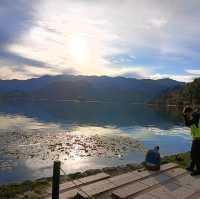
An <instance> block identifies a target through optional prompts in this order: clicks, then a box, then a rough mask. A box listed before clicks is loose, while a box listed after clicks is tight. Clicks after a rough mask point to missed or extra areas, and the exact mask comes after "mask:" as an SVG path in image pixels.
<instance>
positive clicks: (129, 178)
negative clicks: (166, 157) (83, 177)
mask: <svg viewBox="0 0 200 199" xmlns="http://www.w3.org/2000/svg"><path fill="white" fill-rule="evenodd" d="M177 166H178V165H177V164H174V163H169V164H166V165H162V166H161V169H160V171H157V172H155V171H153V172H152V171H146V170H145V171H141V172H139V171H132V172H128V173H125V174H121V175H118V176H114V177H110V178H108V179H107V180H105V181H103V182H101V181H99V182H96V183H92V184H88V185H85V186H81V187H80V189H81V190H82V191H83V192H84V193H86V194H87V195H88V196H90V197H93V196H95V195H98V194H101V193H103V192H106V191H110V190H112V189H116V188H118V187H121V186H123V185H127V184H130V183H133V182H136V181H138V180H141V179H145V178H147V177H149V176H153V175H156V174H159V173H162V172H164V171H168V170H169V169H173V168H176V167H177ZM165 178H169V177H168V176H165ZM104 183H105V184H107V186H106V187H105V186H104Z"/></svg>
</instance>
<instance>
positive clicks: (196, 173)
mask: <svg viewBox="0 0 200 199" xmlns="http://www.w3.org/2000/svg"><path fill="white" fill-rule="evenodd" d="M197 175H200V171H199V170H197V171H193V172H192V173H191V176H197Z"/></svg>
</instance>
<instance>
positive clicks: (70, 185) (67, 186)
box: [47, 172, 110, 195]
mask: <svg viewBox="0 0 200 199" xmlns="http://www.w3.org/2000/svg"><path fill="white" fill-rule="evenodd" d="M109 177H110V175H109V174H107V173H104V172H101V173H98V174H95V175H91V176H88V177H83V178H79V179H78V180H73V181H67V182H65V183H61V184H60V187H59V189H60V193H62V192H66V191H70V190H73V189H76V188H77V187H79V186H82V185H87V184H89V183H93V182H97V181H99V180H104V179H107V178H109ZM47 192H48V194H49V195H50V194H51V193H52V190H51V187H50V188H49V190H48V191H47ZM76 192H77V191H76ZM70 193H71V192H70ZM63 195H64V194H63ZM70 195H71V194H70Z"/></svg>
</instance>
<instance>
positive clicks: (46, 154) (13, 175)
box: [0, 101, 191, 184]
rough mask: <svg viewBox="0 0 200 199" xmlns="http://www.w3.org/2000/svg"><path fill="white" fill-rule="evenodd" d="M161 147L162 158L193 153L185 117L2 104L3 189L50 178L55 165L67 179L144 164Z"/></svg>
mask: <svg viewBox="0 0 200 199" xmlns="http://www.w3.org/2000/svg"><path fill="white" fill-rule="evenodd" d="M71 142H72V143H71ZM155 144H159V145H160V150H161V154H162V155H166V154H173V153H178V152H185V151H188V150H189V149H190V146H191V137H190V131H189V129H188V128H186V127H184V124H183V118H182V115H181V113H180V112H179V111H177V110H175V109H170V110H169V109H168V110H167V109H166V108H164V107H163V108H155V107H150V106H146V105H143V104H131V103H130V104H127V103H114V102H113V103H105V102H104V103H101V102H92V101H91V102H79V101H74V102H72V101H57V102H51V101H37V102H27V101H9V102H0V149H1V152H0V183H1V184H5V183H10V182H17V181H22V180H27V179H37V178H42V177H49V176H51V175H52V164H53V161H54V160H55V159H61V161H62V168H63V170H64V171H65V173H72V172H76V171H84V170H87V169H92V168H102V167H107V166H114V165H122V164H127V163H139V162H142V161H143V160H144V155H145V150H146V149H149V148H152V147H153V146H154V145H155Z"/></svg>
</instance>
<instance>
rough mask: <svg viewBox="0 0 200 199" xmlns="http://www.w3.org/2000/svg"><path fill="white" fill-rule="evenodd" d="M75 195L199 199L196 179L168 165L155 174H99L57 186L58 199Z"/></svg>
mask: <svg viewBox="0 0 200 199" xmlns="http://www.w3.org/2000/svg"><path fill="white" fill-rule="evenodd" d="M77 193H79V194H80V195H82V196H83V197H85V198H88V197H90V198H97V199H112V198H116V199H126V198H128V199H129V198H130V199H133V198H135V199H200V176H198V177H192V176H190V174H189V173H188V172H187V171H186V170H184V169H182V168H179V167H178V165H177V164H174V163H169V164H165V165H162V166H161V170H160V171H159V172H149V171H132V172H127V173H125V174H121V175H118V176H114V177H110V176H109V175H108V174H106V173H99V174H96V175H92V176H89V177H85V178H80V179H78V180H75V181H70V182H66V183H63V184H61V185H60V199H67V198H71V197H73V196H75V195H76V194H77ZM49 199H50V197H49Z"/></svg>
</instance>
